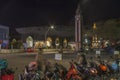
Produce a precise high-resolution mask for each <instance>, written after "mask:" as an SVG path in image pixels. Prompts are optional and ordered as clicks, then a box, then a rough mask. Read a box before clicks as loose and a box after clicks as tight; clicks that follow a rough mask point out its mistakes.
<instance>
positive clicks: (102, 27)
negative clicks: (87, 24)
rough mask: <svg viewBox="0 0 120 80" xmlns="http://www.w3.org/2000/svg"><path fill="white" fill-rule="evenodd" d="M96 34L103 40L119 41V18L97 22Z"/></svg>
mask: <svg viewBox="0 0 120 80" xmlns="http://www.w3.org/2000/svg"><path fill="white" fill-rule="evenodd" d="M97 34H98V35H99V36H100V37H103V38H105V39H110V40H113V39H114V40H115V39H120V18H119V19H109V20H107V21H105V22H98V23H97Z"/></svg>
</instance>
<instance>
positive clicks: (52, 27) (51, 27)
mask: <svg viewBox="0 0 120 80" xmlns="http://www.w3.org/2000/svg"><path fill="white" fill-rule="evenodd" d="M50 29H54V26H50V27H49V28H48V29H47V31H46V32H45V41H46V38H47V34H48V32H49V30H50Z"/></svg>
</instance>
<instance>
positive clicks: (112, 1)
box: [0, 0, 120, 28]
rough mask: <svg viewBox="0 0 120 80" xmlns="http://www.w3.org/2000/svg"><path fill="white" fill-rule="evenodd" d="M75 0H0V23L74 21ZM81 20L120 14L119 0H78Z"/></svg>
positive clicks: (41, 23)
mask: <svg viewBox="0 0 120 80" xmlns="http://www.w3.org/2000/svg"><path fill="white" fill-rule="evenodd" d="M77 4H78V0H0V24H2V25H6V26H10V27H13V28H16V27H28V26H41V25H50V24H54V25H74V15H75V10H76V7H77ZM80 4H81V5H80V6H81V12H82V15H83V21H84V22H83V23H84V24H92V23H93V22H96V21H102V20H107V19H111V18H120V0H81V1H80Z"/></svg>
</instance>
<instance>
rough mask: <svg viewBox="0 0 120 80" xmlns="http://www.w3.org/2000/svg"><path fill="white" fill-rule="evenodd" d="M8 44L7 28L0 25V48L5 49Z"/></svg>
mask: <svg viewBox="0 0 120 80" xmlns="http://www.w3.org/2000/svg"><path fill="white" fill-rule="evenodd" d="M8 43H9V27H7V26H3V25H0V48H1V47H2V48H6V46H7V45H8Z"/></svg>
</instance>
